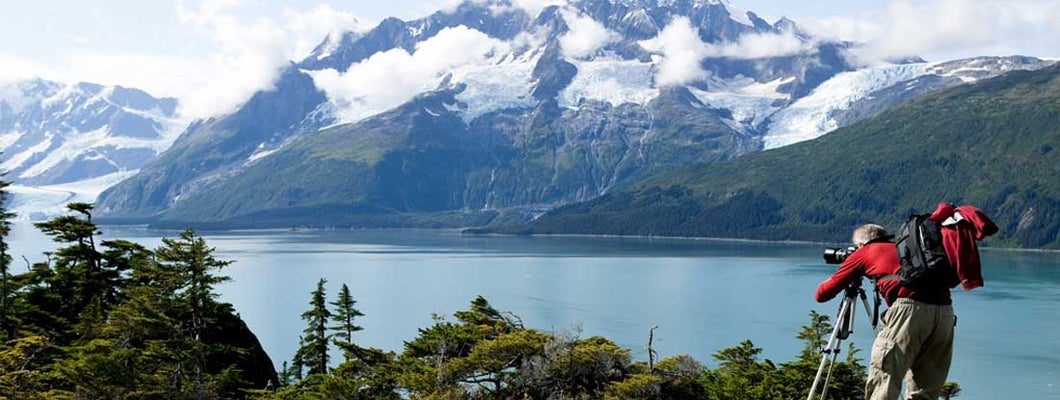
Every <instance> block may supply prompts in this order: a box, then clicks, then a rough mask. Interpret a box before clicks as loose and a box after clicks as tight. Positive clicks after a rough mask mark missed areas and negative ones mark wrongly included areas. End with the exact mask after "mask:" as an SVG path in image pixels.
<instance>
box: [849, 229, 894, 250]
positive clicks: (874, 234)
mask: <svg viewBox="0 0 1060 400" xmlns="http://www.w3.org/2000/svg"><path fill="white" fill-rule="evenodd" d="M888 236H891V235H890V234H889V233H887V229H886V228H884V227H882V226H879V225H876V224H865V225H862V226H859V227H858V228H857V229H854V235H853V236H852V237H851V238H850V241H851V242H854V245H855V246H858V247H861V246H864V245H865V244H866V243H868V242H871V241H873V240H876V239H884V238H887V237H888Z"/></svg>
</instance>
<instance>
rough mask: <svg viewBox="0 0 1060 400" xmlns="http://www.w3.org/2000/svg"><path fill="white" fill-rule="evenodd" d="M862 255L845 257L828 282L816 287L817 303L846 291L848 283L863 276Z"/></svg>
mask: <svg viewBox="0 0 1060 400" xmlns="http://www.w3.org/2000/svg"><path fill="white" fill-rule="evenodd" d="M862 253H863V252H858V251H855V252H854V253H853V254H851V255H850V257H847V259H846V261H843V264H842V265H840V266H839V269H838V270H836V271H835V273H834V274H832V276H831V277H830V278H828V280H826V281H824V282H821V284H820V285H818V286H817V295H816V296H815V297H816V299H817V302H818V303H824V302H826V301H828V300H832V298H834V297H835V296H836V295H837V294H839V292H842V291H843V289H846V287H847V285H850V283H852V282H854V281H856V280H857V279H858V278H860V277H861V276H862V275H864V274H865V262H864V261H863V260H862Z"/></svg>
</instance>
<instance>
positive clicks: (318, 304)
mask: <svg viewBox="0 0 1060 400" xmlns="http://www.w3.org/2000/svg"><path fill="white" fill-rule="evenodd" d="M325 283H327V280H326V279H323V278H321V279H320V281H318V282H317V289H316V290H314V291H313V293H312V297H313V298H312V300H311V301H310V302H309V306H310V308H309V310H308V311H306V312H304V313H302V319H303V320H305V321H306V324H307V326H306V328H305V330H304V331H303V332H304V333H305V336H304V338H305V339H304V343H303V344H302V347H301V348H300V349H298V351H299V353H301V356H302V363H303V364H305V366H306V367H307V368H308V369H309V372H308V373H309V375H312V374H326V373H327V372H328V345H329V343H330V342H331V335H330V334H328V321H329V320H330V318H331V311H329V310H328V307H327V305H328V303H327V296H326V294H325V293H324V284H325Z"/></svg>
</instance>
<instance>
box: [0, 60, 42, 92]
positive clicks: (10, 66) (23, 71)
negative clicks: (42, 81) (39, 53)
mask: <svg viewBox="0 0 1060 400" xmlns="http://www.w3.org/2000/svg"><path fill="white" fill-rule="evenodd" d="M49 69H50V67H48V66H46V65H44V64H43V63H41V62H39V61H37V60H32V59H28V58H23V57H19V56H16V55H10V54H0V85H2V84H6V83H10V82H14V81H17V80H22V79H28V78H35V77H40V76H42V73H43V74H45V76H47V74H46V73H47V71H48V70H49Z"/></svg>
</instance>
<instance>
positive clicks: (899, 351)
mask: <svg viewBox="0 0 1060 400" xmlns="http://www.w3.org/2000/svg"><path fill="white" fill-rule="evenodd" d="M881 322H882V323H883V328H882V330H881V331H880V334H879V335H877V336H876V341H875V342H873V344H872V359H871V361H870V363H869V380H868V382H867V383H866V385H865V397H866V398H868V399H869V400H895V399H898V396H899V395H900V394H901V390H902V378H903V377H904V378H905V381H906V397H905V398H906V399H916V400H921V399H936V398H938V396H939V393H940V392H941V391H942V385H943V384H944V383H946V376H947V375H948V374H949V371H950V358H951V357H952V355H953V326H954V325H955V323H956V317H954V315H953V306H950V305H945V306H942V305H934V304H926V303H921V302H918V301H914V300H910V299H898V300H896V301H895V302H894V304H893V305H891V307H890V308H888V309H887V311H886V312H885V313H884V315H883V317H882V318H881Z"/></svg>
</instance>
